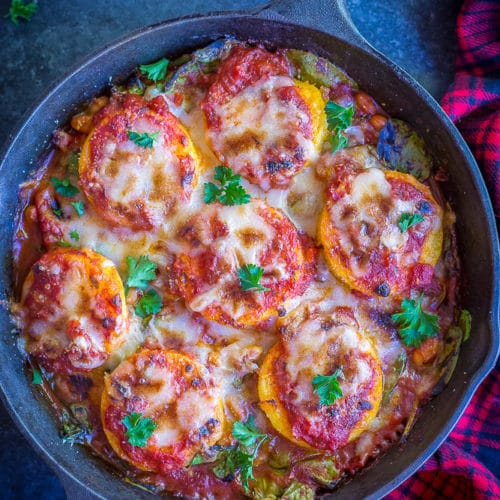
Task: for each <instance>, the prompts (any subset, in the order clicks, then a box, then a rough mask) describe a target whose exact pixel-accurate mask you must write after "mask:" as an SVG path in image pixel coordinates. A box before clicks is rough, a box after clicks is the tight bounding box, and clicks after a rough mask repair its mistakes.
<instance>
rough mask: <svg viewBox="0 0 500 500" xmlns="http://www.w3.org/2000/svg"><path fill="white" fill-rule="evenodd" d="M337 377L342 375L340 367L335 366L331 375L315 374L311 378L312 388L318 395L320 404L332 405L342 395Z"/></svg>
mask: <svg viewBox="0 0 500 500" xmlns="http://www.w3.org/2000/svg"><path fill="white" fill-rule="evenodd" d="M339 377H341V378H343V377H344V374H343V373H342V369H341V368H337V369H336V370H335V373H333V374H332V375H316V376H315V377H314V378H313V379H312V386H313V390H314V392H315V393H316V394H317V395H318V396H319V404H320V405H321V406H323V405H332V404H333V403H335V401H336V400H337V399H339V398H341V397H342V396H343V393H342V389H341V387H340V384H339Z"/></svg>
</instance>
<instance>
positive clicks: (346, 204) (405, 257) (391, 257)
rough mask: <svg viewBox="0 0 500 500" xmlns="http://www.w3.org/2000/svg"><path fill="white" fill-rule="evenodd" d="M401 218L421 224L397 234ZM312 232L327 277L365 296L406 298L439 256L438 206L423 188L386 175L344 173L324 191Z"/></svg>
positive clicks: (403, 177) (388, 172)
mask: <svg viewBox="0 0 500 500" xmlns="http://www.w3.org/2000/svg"><path fill="white" fill-rule="evenodd" d="M422 206H425V208H426V209H425V211H424V210H422ZM405 213H406V214H421V215H422V217H423V220H422V222H419V223H418V224H416V225H414V226H412V227H410V228H409V229H408V230H406V231H404V232H403V231H402V230H401V228H400V227H399V226H398V223H399V222H400V220H401V217H402V215H403V214H405ZM318 227H319V230H318V237H319V240H320V242H321V243H322V245H323V247H324V251H325V257H326V260H327V263H328V266H329V268H330V270H331V272H332V273H333V274H334V275H335V276H336V277H337V278H339V279H340V280H342V281H343V282H344V283H346V284H347V285H349V286H350V287H352V288H354V289H356V290H359V291H360V292H363V293H365V294H367V295H371V296H382V297H387V296H389V295H390V296H392V297H401V296H405V295H407V294H408V293H409V290H410V289H411V288H412V286H413V284H414V281H415V279H414V274H415V273H416V272H420V268H421V266H422V265H424V266H431V268H432V266H434V265H435V264H436V263H437V261H438V259H439V256H440V254H441V247H442V239H443V235H442V209H441V207H440V206H439V205H438V204H437V202H436V201H435V199H434V197H433V196H432V193H431V191H430V190H429V188H428V187H427V186H425V185H423V184H421V183H420V182H418V181H417V180H416V179H415V178H414V177H413V176H411V175H409V174H402V173H400V172H395V171H392V170H385V171H384V170H380V169H377V168H368V169H365V170H356V169H351V170H349V169H346V170H345V171H344V172H343V173H342V174H341V175H339V176H337V178H336V179H335V180H333V181H332V182H331V183H330V185H329V187H328V189H327V194H326V204H325V207H324V209H323V212H322V213H321V216H320V220H319V226H318Z"/></svg>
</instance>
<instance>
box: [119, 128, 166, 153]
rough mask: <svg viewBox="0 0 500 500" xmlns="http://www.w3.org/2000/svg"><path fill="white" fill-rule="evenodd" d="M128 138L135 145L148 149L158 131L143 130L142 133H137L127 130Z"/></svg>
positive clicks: (155, 138)
mask: <svg viewBox="0 0 500 500" xmlns="http://www.w3.org/2000/svg"><path fill="white" fill-rule="evenodd" d="M127 135H128V138H129V139H130V140H131V141H132V142H133V143H134V144H137V146H140V147H141V148H144V149H148V148H152V147H153V145H154V142H155V141H156V140H157V139H158V136H159V135H160V132H154V133H151V134H149V133H148V132H144V133H143V134H138V133H137V132H134V131H133V130H127Z"/></svg>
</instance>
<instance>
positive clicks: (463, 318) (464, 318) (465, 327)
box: [458, 309, 472, 342]
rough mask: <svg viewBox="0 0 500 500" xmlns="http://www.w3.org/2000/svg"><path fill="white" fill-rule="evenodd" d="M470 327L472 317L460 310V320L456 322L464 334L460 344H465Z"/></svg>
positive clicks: (464, 310)
mask: <svg viewBox="0 0 500 500" xmlns="http://www.w3.org/2000/svg"><path fill="white" fill-rule="evenodd" d="M471 325H472V315H471V313H470V312H469V311H467V309H462V310H461V311H460V318H459V320H458V326H459V327H460V329H461V330H462V332H463V333H464V336H463V339H462V342H465V341H466V340H468V339H469V337H470V330H471Z"/></svg>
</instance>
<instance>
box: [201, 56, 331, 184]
mask: <svg viewBox="0 0 500 500" xmlns="http://www.w3.org/2000/svg"><path fill="white" fill-rule="evenodd" d="M250 62H253V65H252V66H251V65H250ZM243 70H245V72H243ZM324 105H325V103H324V100H323V98H322V96H321V93H320V91H319V90H318V89H317V88H316V87H314V86H313V85H311V84H309V83H305V82H300V81H298V80H294V79H292V78H291V77H290V76H289V71H288V67H287V63H286V58H285V57H284V56H281V55H280V54H279V53H277V54H271V53H268V52H266V51H264V50H262V49H260V48H252V49H249V48H244V47H241V46H240V47H236V48H235V49H233V50H232V51H231V53H230V54H229V56H228V57H227V58H226V59H225V60H224V61H223V62H222V64H221V66H220V67H219V70H218V73H217V76H216V79H215V82H214V83H213V84H212V86H211V87H210V89H209V90H208V92H207V94H206V96H205V98H204V100H203V102H202V109H203V111H204V113H205V118H206V123H207V140H208V142H209V144H210V145H211V147H212V149H213V151H214V152H215V154H216V155H217V156H218V158H219V160H220V161H221V162H223V163H224V164H225V165H228V166H229V167H231V168H232V169H233V170H234V171H236V172H238V173H240V174H242V175H243V176H244V177H246V178H247V179H248V180H249V181H250V182H252V183H254V184H257V185H259V186H260V187H261V188H262V189H264V190H265V191H268V190H269V189H270V188H281V189H285V188H286V187H288V185H289V184H290V182H291V180H292V178H293V177H294V176H295V174H297V173H298V172H299V171H300V170H302V169H303V168H304V167H305V166H306V165H307V164H308V163H309V162H310V161H311V160H312V159H314V158H315V157H316V156H317V153H318V149H319V146H320V144H321V142H322V141H323V138H324V134H325V127H326V119H325V114H324Z"/></svg>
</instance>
